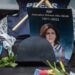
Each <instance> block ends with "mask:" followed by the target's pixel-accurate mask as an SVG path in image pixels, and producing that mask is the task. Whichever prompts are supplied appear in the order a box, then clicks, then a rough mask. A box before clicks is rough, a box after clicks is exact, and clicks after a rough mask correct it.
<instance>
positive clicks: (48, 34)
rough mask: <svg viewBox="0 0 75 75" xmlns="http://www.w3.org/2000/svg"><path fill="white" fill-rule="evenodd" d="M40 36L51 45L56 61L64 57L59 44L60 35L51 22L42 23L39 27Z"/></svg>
mask: <svg viewBox="0 0 75 75" xmlns="http://www.w3.org/2000/svg"><path fill="white" fill-rule="evenodd" d="M40 36H41V37H42V38H45V39H46V40H48V42H49V43H50V44H51V46H52V47H53V50H54V53H55V56H56V62H59V61H61V60H62V59H65V55H64V52H65V51H64V49H63V48H62V46H61V44H60V35H59V32H58V30H57V29H56V27H54V25H52V24H45V25H43V26H42V27H41V29H40Z"/></svg>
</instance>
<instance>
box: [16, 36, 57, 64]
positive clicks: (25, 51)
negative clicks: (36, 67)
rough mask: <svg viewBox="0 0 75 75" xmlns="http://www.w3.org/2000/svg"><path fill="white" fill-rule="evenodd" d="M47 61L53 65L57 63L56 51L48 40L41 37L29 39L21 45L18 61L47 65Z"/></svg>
mask: <svg viewBox="0 0 75 75" xmlns="http://www.w3.org/2000/svg"><path fill="white" fill-rule="evenodd" d="M46 60H49V61H50V62H51V63H53V62H55V61H56V59H55V55H54V51H53V49H52V47H51V45H50V43H49V42H48V41H47V40H45V39H43V38H41V37H29V38H27V39H25V40H23V41H22V42H21V43H20V45H19V47H18V50H17V59H16V61H18V62H33V61H34V62H38V61H42V62H44V63H46Z"/></svg>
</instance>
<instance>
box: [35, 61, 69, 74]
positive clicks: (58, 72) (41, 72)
mask: <svg viewBox="0 0 75 75" xmlns="http://www.w3.org/2000/svg"><path fill="white" fill-rule="evenodd" d="M47 63H48V65H49V66H50V68H51V69H50V70H39V69H37V70H36V71H35V73H34V75H69V73H68V72H67V71H66V69H65V67H64V65H63V63H62V61H60V62H59V64H60V68H61V69H60V70H59V69H58V68H57V66H56V63H54V66H52V65H51V64H50V62H49V61H48V60H47Z"/></svg>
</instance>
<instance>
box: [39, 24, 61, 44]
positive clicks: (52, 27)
mask: <svg viewBox="0 0 75 75" xmlns="http://www.w3.org/2000/svg"><path fill="white" fill-rule="evenodd" d="M50 28H51V29H53V30H54V31H55V33H56V39H55V44H59V42H60V36H59V32H58V30H57V29H56V27H54V25H52V24H45V25H43V26H42V27H41V30H40V36H41V37H43V38H45V37H46V32H47V30H48V29H50Z"/></svg>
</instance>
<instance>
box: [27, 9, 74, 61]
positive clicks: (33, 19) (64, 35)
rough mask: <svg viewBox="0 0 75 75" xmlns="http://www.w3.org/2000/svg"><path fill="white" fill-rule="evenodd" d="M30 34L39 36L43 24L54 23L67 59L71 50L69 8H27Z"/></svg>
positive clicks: (72, 37)
mask: <svg viewBox="0 0 75 75" xmlns="http://www.w3.org/2000/svg"><path fill="white" fill-rule="evenodd" d="M27 10H28V14H29V22H30V35H31V36H40V29H41V27H42V26H43V25H44V24H47V23H48V24H52V25H54V26H55V27H56V28H57V29H58V31H59V33H60V43H61V45H62V47H63V48H64V51H65V58H66V59H67V61H69V60H70V59H71V56H72V52H73V43H74V35H73V20H72V11H71V9H49V8H42V9H41V8H28V9H27Z"/></svg>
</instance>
